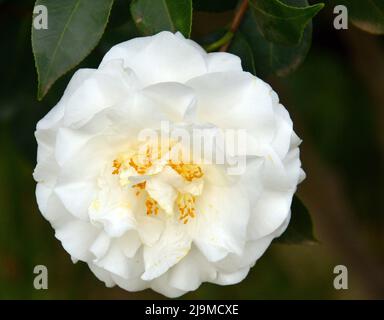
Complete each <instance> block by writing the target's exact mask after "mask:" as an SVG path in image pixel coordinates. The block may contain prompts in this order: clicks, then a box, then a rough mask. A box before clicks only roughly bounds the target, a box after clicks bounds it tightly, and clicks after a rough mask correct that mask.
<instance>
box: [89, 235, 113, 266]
mask: <svg viewBox="0 0 384 320" xmlns="http://www.w3.org/2000/svg"><path fill="white" fill-rule="evenodd" d="M110 243H111V238H110V237H109V236H108V235H107V234H106V233H105V232H103V231H102V232H100V234H99V235H98V236H97V238H96V240H95V242H94V243H93V244H92V246H91V247H90V248H89V251H91V252H92V253H93V254H94V256H95V260H97V259H100V258H101V257H103V256H104V255H105V253H106V252H107V251H108V249H109V245H110Z"/></svg>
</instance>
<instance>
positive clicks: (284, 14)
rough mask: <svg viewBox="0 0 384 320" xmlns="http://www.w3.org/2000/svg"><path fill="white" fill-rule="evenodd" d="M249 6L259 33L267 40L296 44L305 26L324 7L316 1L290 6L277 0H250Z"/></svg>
mask: <svg viewBox="0 0 384 320" xmlns="http://www.w3.org/2000/svg"><path fill="white" fill-rule="evenodd" d="M249 4H250V8H251V10H252V11H253V13H254V17H255V20H256V23H257V26H258V27H259V31H260V33H261V34H262V35H263V36H264V37H265V38H266V39H267V40H269V41H272V42H276V43H280V44H285V45H297V44H299V43H300V41H301V39H302V37H303V33H304V30H305V27H306V26H307V25H308V23H309V22H310V21H311V19H312V18H313V17H314V16H315V15H316V14H317V13H318V12H319V11H320V10H321V9H322V8H323V7H324V4H322V3H318V4H315V5H312V6H302V7H297V6H291V5H287V4H285V3H283V2H281V1H279V0H251V1H250V2H249Z"/></svg>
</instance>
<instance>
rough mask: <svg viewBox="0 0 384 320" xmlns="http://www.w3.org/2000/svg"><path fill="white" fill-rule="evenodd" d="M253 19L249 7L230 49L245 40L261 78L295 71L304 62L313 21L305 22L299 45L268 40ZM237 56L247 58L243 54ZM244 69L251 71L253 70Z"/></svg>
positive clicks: (301, 2) (295, 1)
mask: <svg viewBox="0 0 384 320" xmlns="http://www.w3.org/2000/svg"><path fill="white" fill-rule="evenodd" d="M282 1H284V3H286V4H289V5H295V6H307V5H308V2H307V0H282ZM256 20H257V19H256V16H255V12H254V10H248V11H247V12H246V14H245V16H244V19H243V22H242V23H241V25H240V30H239V31H240V33H236V34H235V37H234V39H233V41H232V43H231V46H230V48H229V51H230V52H234V53H235V51H236V47H238V46H241V44H239V42H244V41H245V42H246V43H247V45H248V47H249V48H251V51H252V55H253V61H254V62H255V70H256V74H257V75H258V76H260V77H262V78H265V77H267V76H269V75H277V76H285V75H287V74H289V73H290V72H292V71H294V70H295V69H296V68H297V67H298V66H299V65H300V64H301V63H302V62H303V60H304V59H305V57H306V55H307V53H308V51H309V48H310V46H311V41H312V23H311V22H310V23H308V25H307V27H306V28H305V30H304V33H303V37H302V39H301V41H300V43H299V44H298V45H295V46H286V45H282V44H278V43H275V42H272V41H269V40H267V39H266V38H265V37H264V36H263V34H262V33H261V31H260V29H259V27H258V25H257V22H256ZM239 34H241V36H239ZM234 48H235V49H234ZM233 50H234V51H233ZM248 52H249V51H248ZM240 58H242V60H243V59H245V60H249V58H248V57H244V56H243V55H242V54H241V55H240ZM247 71H250V72H252V73H254V72H253V71H252V70H247Z"/></svg>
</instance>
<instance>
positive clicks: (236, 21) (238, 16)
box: [219, 0, 248, 52]
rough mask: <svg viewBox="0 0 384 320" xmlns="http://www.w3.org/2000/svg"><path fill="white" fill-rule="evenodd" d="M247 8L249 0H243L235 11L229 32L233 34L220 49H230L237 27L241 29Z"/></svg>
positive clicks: (222, 50) (223, 50)
mask: <svg viewBox="0 0 384 320" xmlns="http://www.w3.org/2000/svg"><path fill="white" fill-rule="evenodd" d="M247 9H248V0H243V1H242V2H241V4H240V6H239V7H238V9H237V10H236V12H235V16H234V17H233V20H232V23H231V27H230V28H229V31H228V33H230V34H231V35H232V36H231V37H230V39H229V40H228V41H227V42H226V43H225V44H224V45H222V46H221V48H220V49H219V51H221V52H225V51H227V50H228V48H229V45H230V44H231V42H232V38H233V36H234V35H235V33H236V31H237V29H239V27H240V24H241V21H242V20H243V17H244V14H245V12H246V11H247Z"/></svg>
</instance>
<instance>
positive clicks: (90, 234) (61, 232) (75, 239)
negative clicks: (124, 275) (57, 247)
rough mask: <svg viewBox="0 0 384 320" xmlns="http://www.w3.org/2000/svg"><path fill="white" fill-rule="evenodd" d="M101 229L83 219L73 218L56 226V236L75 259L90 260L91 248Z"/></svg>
mask: <svg viewBox="0 0 384 320" xmlns="http://www.w3.org/2000/svg"><path fill="white" fill-rule="evenodd" d="M98 233H99V230H98V229H97V228H95V227H94V226H92V225H91V224H89V223H88V222H84V221H81V220H73V221H70V222H68V223H66V224H64V225H62V226H59V227H57V228H56V233H55V236H56V238H57V239H59V240H60V241H61V244H62V245H63V247H64V249H65V250H66V251H67V252H68V253H69V254H70V255H71V256H72V257H73V258H75V259H77V260H81V261H90V260H91V258H92V254H91V252H90V250H89V248H90V247H91V245H92V243H93V242H94V241H95V239H96V237H97V235H98Z"/></svg>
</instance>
